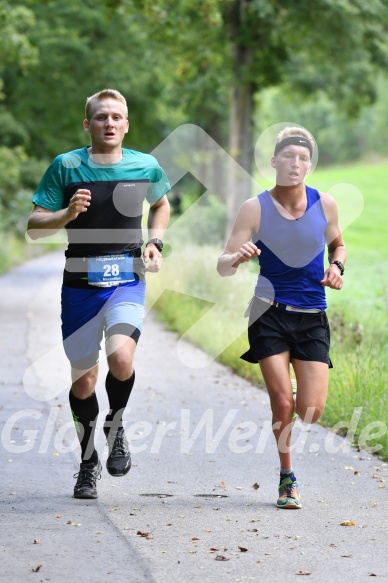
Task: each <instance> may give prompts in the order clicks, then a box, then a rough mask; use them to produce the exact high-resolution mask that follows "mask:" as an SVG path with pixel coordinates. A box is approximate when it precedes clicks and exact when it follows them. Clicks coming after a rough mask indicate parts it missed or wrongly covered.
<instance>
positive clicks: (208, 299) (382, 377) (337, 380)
mask: <svg viewBox="0 0 388 583" xmlns="http://www.w3.org/2000/svg"><path fill="white" fill-rule="evenodd" d="M344 183H347V184H350V185H352V187H351V188H350V189H349V187H346V186H342V187H338V185H340V184H344ZM308 184H311V185H312V186H314V187H316V188H318V189H319V190H321V191H326V192H327V191H329V192H331V191H332V189H333V187H334V190H333V192H332V194H333V196H335V198H336V199H337V202H338V205H339V209H340V213H341V215H340V219H341V222H343V219H344V218H345V219H347V222H348V223H349V224H348V226H347V227H346V228H345V229H344V232H343V235H344V239H345V243H346V246H347V249H348V261H347V264H346V271H345V276H344V279H345V285H344V288H343V290H342V291H341V292H336V291H333V290H328V293H327V298H328V306H329V307H328V315H329V319H330V322H331V328H332V348H331V357H332V360H333V362H334V369H333V370H332V371H331V373H330V388H329V394H328V400H327V406H326V409H325V412H324V415H323V417H322V423H324V424H326V425H327V426H330V427H333V426H334V425H335V424H337V423H338V422H340V421H342V422H350V419H351V418H352V416H353V414H354V411H355V410H358V412H359V422H358V425H357V430H356V432H355V435H354V443H355V445H358V444H359V437H360V433H361V432H362V430H363V429H364V428H365V427H367V426H368V424H370V423H376V422H378V423H380V424H381V427H382V428H383V429H382V432H383V435H379V436H378V437H377V438H376V439H375V440H373V439H372V440H370V441H368V443H367V445H368V446H369V447H370V448H371V449H372V450H373V449H374V450H375V451H377V453H378V455H379V456H380V457H382V458H383V459H388V435H387V430H385V432H384V426H385V427H386V425H384V424H385V423H386V422H387V417H388V416H387V404H388V396H387V384H388V371H387V363H386V354H385V350H386V346H387V341H388V332H387V330H388V325H387V324H388V318H387V313H388V309H387V308H388V281H387V278H388V228H387V221H386V216H387V211H386V206H385V197H386V193H385V190H386V185H387V184H388V166H386V165H385V164H366V163H365V164H358V165H357V166H344V167H335V168H333V167H332V168H329V169H325V170H320V171H319V172H318V171H316V172H314V175H313V176H312V177H311V178H310V179H309V181H308ZM336 185H337V188H335V187H336ZM352 189H353V192H352ZM355 189H357V190H355ZM348 191H349V192H348ZM338 193H339V194H338ZM342 193H348V194H346V196H342ZM360 193H361V195H362V199H363V209H362V211H361V212H360V214H359V216H357V217H356V218H354V217H353V219H354V220H352V221H350V219H349V217H352V215H355V209H357V206H359V202H360ZM345 222H346V221H345ZM192 239H193V240H195V236H194V237H192ZM186 240H187V241H189V240H190V234H188V236H187V238H186ZM170 244H171V245H172V250H173V253H172V254H171V257H170V258H166V260H165V263H164V266H163V269H162V271H161V272H160V273H159V274H158V276H157V277H155V278H154V279H153V280H152V281H150V282H149V283H150V285H149V287H148V301H149V302H150V303H155V301H156V298H157V297H158V296H160V297H159V299H158V300H157V301H156V303H155V307H156V310H157V312H158V314H159V318H160V319H162V320H163V321H164V322H165V323H166V324H167V325H168V326H169V327H170V328H171V329H173V330H175V331H178V332H179V333H180V334H181V335H184V337H185V338H187V339H189V340H190V341H192V342H194V343H195V344H197V345H198V346H201V347H202V348H203V349H204V350H205V351H207V352H208V353H209V354H211V355H213V356H216V357H217V360H219V361H220V362H222V363H224V364H226V365H227V366H229V367H230V368H232V369H233V370H235V371H236V372H237V373H238V374H240V375H241V376H243V377H245V378H248V379H250V380H252V381H254V382H258V383H262V379H261V375H260V370H259V367H258V366H257V365H250V364H248V363H246V362H244V361H242V360H241V359H240V358H239V356H240V355H241V354H242V353H243V352H244V351H245V350H246V349H247V340H246V331H243V328H244V326H246V320H245V321H243V320H242V317H241V316H242V314H243V312H244V309H245V307H246V305H247V303H248V301H249V299H250V297H251V295H252V292H253V279H254V276H253V274H252V273H251V272H252V270H251V269H245V270H244V269H241V268H240V269H239V272H240V273H238V275H236V276H234V277H232V278H221V277H219V276H218V274H217V273H216V270H215V265H216V261H217V257H218V256H219V255H220V253H221V252H222V247H223V245H222V244H220V246H219V247H218V248H217V247H203V246H202V247H199V246H195V245H193V244H186V246H185V247H182V246H181V242H175V243H174V241H170ZM177 266H178V269H177ZM252 277H253V279H252ZM166 289H167V291H163V290H166ZM168 290H170V291H168ZM162 292H163V293H162ZM214 304H216V310H214V309H212V307H213V305H214ZM206 313H207V314H206ZM213 313H214V317H211V314H213ZM202 317H203V320H202V325H201V324H198V322H201V318H202ZM229 340H230V342H229ZM360 445H361V444H360ZM362 445H363V444H362ZM380 446H381V447H380Z"/></svg>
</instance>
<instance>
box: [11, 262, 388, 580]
mask: <svg viewBox="0 0 388 583" xmlns="http://www.w3.org/2000/svg"><path fill="white" fill-rule="evenodd" d="M62 266H63V259H62V254H61V253H53V254H50V255H47V256H44V257H41V258H39V259H35V260H33V261H30V262H29V263H27V264H25V265H24V266H21V267H19V268H16V269H14V270H12V271H10V272H9V273H8V274H7V275H5V276H2V277H0V298H1V320H0V326H1V334H0V342H1V353H2V359H1V378H0V384H1V385H2V392H1V399H0V423H1V428H2V434H1V446H0V464H1V466H0V467H1V482H0V553H1V554H0V581H1V582H4V583H19V582H20V583H22V582H23V583H29V582H30V581H34V582H38V581H39V582H41V581H42V582H45V581H51V582H52V583H65V582H67V581H73V580H74V581H77V582H78V583H100V582H101V583H102V582H104V583H105V582H107V581H108V582H109V581H115V583H124V582H125V583H132V582H134V583H135V582H143V581H144V582H148V581H149V582H157V583H164V582H166V583H167V582H168V583H175V582H181V581H192V582H193V583H199V582H203V581H206V582H210V583H226V582H234V581H257V582H260V583H267V582H268V583H270V582H272V581H275V580H281V581H293V580H295V577H296V576H308V580H309V581H312V582H325V583H326V582H328V581H329V582H338V583H343V582H348V581H349V582H355V583H358V582H364V581H365V582H366V581H370V577H377V580H382V581H383V580H388V561H387V550H388V543H387V541H388V537H387V534H388V532H387V529H388V492H387V487H386V486H387V482H385V481H384V480H386V477H387V474H388V471H387V469H388V466H387V464H384V463H383V462H381V460H379V459H378V458H376V457H373V456H372V455H371V454H369V453H367V452H358V451H356V450H354V449H351V448H350V447H349V444H348V443H347V442H346V441H344V440H342V439H341V438H339V437H338V436H335V435H334V434H333V433H330V432H328V431H327V430H326V429H324V428H322V427H320V426H318V425H315V426H313V427H311V428H309V427H306V426H302V425H301V424H299V423H298V422H297V424H296V426H295V441H294V443H295V447H296V449H295V451H294V468H295V473H296V475H297V477H298V481H299V483H300V486H301V495H302V502H303V509H302V510H299V511H287V510H278V509H277V508H276V505H275V502H276V497H277V480H278V459H277V453H276V449H275V446H274V440H273V437H272V434H271V429H270V425H271V421H270V420H271V415H270V408H269V403H268V397H267V394H266V393H265V392H264V391H263V390H260V389H259V388H258V387H257V386H255V385H252V384H250V383H248V382H246V381H245V380H243V379H240V378H239V377H237V376H236V375H234V374H232V373H231V372H230V371H229V370H228V369H227V368H225V367H223V366H221V365H219V364H217V363H212V364H210V365H209V366H207V367H205V368H202V369H195V368H187V366H186V365H184V364H183V363H182V361H181V360H180V358H179V357H178V354H177V349H176V347H177V336H176V335H174V334H172V333H170V332H167V331H165V330H163V328H162V326H161V325H160V324H158V323H156V322H155V320H154V318H153V317H152V314H148V315H147V318H146V322H145V329H144V333H143V335H142V337H141V339H140V342H139V347H138V350H137V354H136V362H135V368H136V385H135V389H134V392H133V394H132V396H131V400H130V408H129V410H128V411H127V414H126V417H125V422H126V429H127V435H128V437H129V438H130V441H131V443H132V446H131V449H132V452H133V454H132V460H133V467H132V469H131V471H130V473H129V474H128V476H125V477H123V478H112V477H111V476H109V474H108V473H107V472H106V470H105V468H104V470H103V474H102V479H101V480H100V481H99V482H98V491H99V498H98V500H89V501H88V500H86V501H85V500H75V499H74V498H72V492H73V486H74V482H75V480H74V478H73V474H74V473H75V472H77V469H78V463H79V462H78V457H79V449H78V448H77V447H76V441H75V432H74V430H73V427H72V422H71V417H70V411H69V406H68V390H69V367H68V364H67V362H66V359H65V358H64V356H63V352H62V347H61V342H60V319H59V313H60V305H59V292H60V281H61V270H62ZM152 277H155V275H152V276H150V281H149V283H150V284H151V285H152V279H151V278H152ZM156 277H157V276H156ZM209 333H211V331H209ZM184 350H186V351H188V353H190V354H191V353H194V354H195V352H198V349H197V348H194V347H192V346H190V345H189V344H186V345H185V347H184ZM180 354H182V353H180ZM185 360H186V359H185ZM101 361H102V362H101V370H100V377H99V382H98V387H97V392H98V395H99V400H100V411H101V412H103V410H104V409H106V408H107V401H106V397H105V394H104V378H105V373H106V364H105V362H104V358H103V355H102V358H101ZM102 417H103V414H101V415H100V419H101V418H102ZM97 434H98V450H99V453H100V455H101V458H102V460H103V461H104V460H106V453H107V452H106V447H105V443H104V440H103V437H102V432H101V428H98V430H97ZM347 521H351V522H350V524H351V523H354V524H352V525H351V526H344V525H342V524H341V523H344V522H345V523H346V522H347Z"/></svg>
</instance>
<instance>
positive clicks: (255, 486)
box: [252, 482, 260, 490]
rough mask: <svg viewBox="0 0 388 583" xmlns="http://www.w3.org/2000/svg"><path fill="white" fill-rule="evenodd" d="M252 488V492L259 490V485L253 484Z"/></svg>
mask: <svg viewBox="0 0 388 583" xmlns="http://www.w3.org/2000/svg"><path fill="white" fill-rule="evenodd" d="M252 488H253V489H254V490H258V489H259V488H260V484H258V483H257V482H255V483H254V484H253V486H252Z"/></svg>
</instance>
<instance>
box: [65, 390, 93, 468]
mask: <svg viewBox="0 0 388 583" xmlns="http://www.w3.org/2000/svg"><path fill="white" fill-rule="evenodd" d="M69 401H70V408H71V413H72V415H73V419H74V424H75V429H76V431H77V435H78V439H79V442H80V445H81V461H82V462H85V463H94V464H96V463H97V461H98V455H97V452H96V450H95V448H94V434H95V430H96V422H97V416H98V411H99V408H98V401H97V397H96V393H92V394H91V395H90V397H87V398H86V399H78V397H76V396H75V395H74V394H73V392H72V391H71V390H70V394H69Z"/></svg>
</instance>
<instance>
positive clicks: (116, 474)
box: [106, 465, 131, 478]
mask: <svg viewBox="0 0 388 583" xmlns="http://www.w3.org/2000/svg"><path fill="white" fill-rule="evenodd" d="M130 469H131V466H129V467H128V468H125V469H124V470H116V468H109V467H108V465H107V466H106V471H107V472H108V474H110V475H111V476H114V477H115V478H120V477H121V476H126V475H127V474H128V472H129V470H130Z"/></svg>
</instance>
